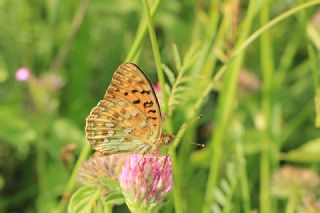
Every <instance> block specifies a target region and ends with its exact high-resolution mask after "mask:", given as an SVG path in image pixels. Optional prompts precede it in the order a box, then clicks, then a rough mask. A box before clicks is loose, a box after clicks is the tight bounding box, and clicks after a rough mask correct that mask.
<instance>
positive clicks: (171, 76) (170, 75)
mask: <svg viewBox="0 0 320 213" xmlns="http://www.w3.org/2000/svg"><path fill="white" fill-rule="evenodd" d="M162 69H163V71H164V73H165V74H166V75H167V77H168V79H169V81H170V84H171V85H172V84H173V82H174V81H175V77H174V74H173V72H172V70H171V69H170V68H169V67H168V66H167V65H165V64H162Z"/></svg>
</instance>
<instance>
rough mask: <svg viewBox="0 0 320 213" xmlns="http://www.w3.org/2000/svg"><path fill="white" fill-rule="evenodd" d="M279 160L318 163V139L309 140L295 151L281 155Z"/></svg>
mask: <svg viewBox="0 0 320 213" xmlns="http://www.w3.org/2000/svg"><path fill="white" fill-rule="evenodd" d="M280 158H281V159H283V160H287V161H293V162H319V161H320V138H317V139H315V140H311V141H309V142H307V143H305V144H304V145H302V146H300V147H299V148H297V149H294V150H292V151H290V152H288V153H282V154H281V155H280Z"/></svg>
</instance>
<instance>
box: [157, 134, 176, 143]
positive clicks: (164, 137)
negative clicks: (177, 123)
mask: <svg viewBox="0 0 320 213" xmlns="http://www.w3.org/2000/svg"><path fill="white" fill-rule="evenodd" d="M173 139H174V135H172V134H166V133H162V135H161V139H160V143H161V144H170V143H171V142H172V141H173Z"/></svg>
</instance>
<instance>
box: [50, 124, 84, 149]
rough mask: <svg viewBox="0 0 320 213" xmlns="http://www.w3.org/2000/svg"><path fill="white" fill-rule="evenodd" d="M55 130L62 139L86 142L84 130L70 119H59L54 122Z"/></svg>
mask: <svg viewBox="0 0 320 213" xmlns="http://www.w3.org/2000/svg"><path fill="white" fill-rule="evenodd" d="M53 132H54V134H55V135H56V136H57V138H58V139H59V140H60V141H64V142H66V143H76V144H79V145H83V144H84V143H85V138H84V134H83V131H82V130H80V129H79V128H78V127H76V125H75V124H74V123H73V122H72V121H70V120H69V119H62V118H61V119H57V120H56V121H55V122H54V124H53Z"/></svg>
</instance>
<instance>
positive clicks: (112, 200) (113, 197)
mask: <svg viewBox="0 0 320 213" xmlns="http://www.w3.org/2000/svg"><path fill="white" fill-rule="evenodd" d="M124 202H125V199H124V196H123V194H122V193H117V192H114V193H110V194H109V195H108V196H107V197H106V198H105V201H104V203H106V204H112V205H120V204H123V203H124Z"/></svg>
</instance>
